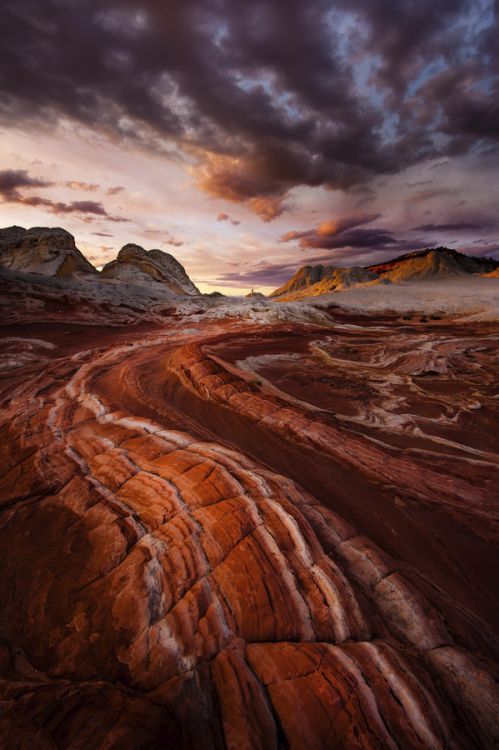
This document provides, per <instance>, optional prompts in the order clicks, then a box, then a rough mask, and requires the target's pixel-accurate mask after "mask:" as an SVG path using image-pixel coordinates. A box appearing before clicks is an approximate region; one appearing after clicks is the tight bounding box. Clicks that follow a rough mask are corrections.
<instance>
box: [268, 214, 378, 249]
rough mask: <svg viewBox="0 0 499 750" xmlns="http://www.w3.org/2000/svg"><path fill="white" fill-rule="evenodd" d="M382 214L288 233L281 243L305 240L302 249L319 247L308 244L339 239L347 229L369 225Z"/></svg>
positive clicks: (328, 223) (362, 216) (363, 215)
mask: <svg viewBox="0 0 499 750" xmlns="http://www.w3.org/2000/svg"><path fill="white" fill-rule="evenodd" d="M379 217H380V214H354V215H353V216H347V217H346V218H344V219H331V220H330V221H324V222H322V224H320V225H319V226H318V227H317V228H316V229H307V230H306V231H304V232H295V231H291V232H286V234H283V236H282V237H281V240H280V241H281V242H291V241H292V240H304V242H300V245H301V247H317V245H313V244H312V245H310V244H308V243H309V241H312V242H315V241H319V242H320V241H324V240H328V239H331V238H332V237H337V236H338V235H339V234H342V233H343V232H345V231H346V230H347V229H352V228H353V227H358V226H360V225H361V224H369V223H370V222H371V221H374V220H375V219H379Z"/></svg>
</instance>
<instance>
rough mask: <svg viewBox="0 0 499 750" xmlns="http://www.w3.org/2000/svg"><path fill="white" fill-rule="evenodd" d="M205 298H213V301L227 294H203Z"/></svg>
mask: <svg viewBox="0 0 499 750" xmlns="http://www.w3.org/2000/svg"><path fill="white" fill-rule="evenodd" d="M203 297H212V298H213V299H218V298H220V297H225V294H222V292H206V294H203Z"/></svg>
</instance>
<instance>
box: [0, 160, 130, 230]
mask: <svg viewBox="0 0 499 750" xmlns="http://www.w3.org/2000/svg"><path fill="white" fill-rule="evenodd" d="M54 185H55V183H53V182H48V181H46V180H40V179H37V178H34V177H30V176H29V175H28V172H27V171H26V170H25V169H19V170H13V169H5V170H3V171H0V196H1V197H2V199H3V201H4V203H19V204H21V205H23V206H30V207H32V208H36V207H43V208H45V209H47V210H48V211H50V212H51V213H53V214H71V213H77V214H87V215H88V214H90V215H93V216H101V217H103V218H105V219H106V220H107V221H113V222H127V221H129V219H123V218H121V217H120V216H111V215H110V214H108V213H107V211H106V209H105V208H104V206H103V205H102V203H99V202H97V201H71V203H63V202H61V201H53V200H50V199H49V198H40V197H38V196H36V195H35V196H31V195H29V196H26V195H23V194H22V193H20V192H19V189H20V188H23V189H27V188H49V187H53V186H54Z"/></svg>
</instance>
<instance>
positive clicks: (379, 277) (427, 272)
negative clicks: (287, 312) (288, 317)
mask: <svg viewBox="0 0 499 750" xmlns="http://www.w3.org/2000/svg"><path fill="white" fill-rule="evenodd" d="M471 274H475V275H478V274H480V275H482V276H496V277H497V276H499V261H496V260H493V259H492V258H476V257H471V256H469V255H464V253H459V252H457V251H456V250H452V249H451V248H445V247H438V248H427V249H426V250H421V251H418V252H415V253H409V254H407V255H401V256H399V257H398V258H393V260H390V261H387V262H386V263H380V264H378V265H374V266H369V267H368V268H361V267H360V266H352V267H351V268H336V267H335V266H322V265H317V266H304V267H303V268H300V270H299V271H298V272H297V273H295V275H294V276H293V278H292V279H290V280H289V281H288V282H287V283H286V284H284V286H282V287H280V288H279V289H276V290H275V292H272V294H271V295H270V296H271V297H273V298H277V299H278V300H279V301H280V302H290V301H295V300H299V299H302V298H304V297H315V296H317V295H319V294H326V293H328V292H341V291H344V290H345V289H349V288H352V287H355V286H358V285H359V284H362V285H370V286H374V285H376V286H378V285H382V284H390V283H404V282H411V281H438V280H443V279H447V278H456V277H466V276H469V275H471Z"/></svg>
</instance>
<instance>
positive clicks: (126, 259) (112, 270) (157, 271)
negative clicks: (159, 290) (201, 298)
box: [101, 243, 201, 296]
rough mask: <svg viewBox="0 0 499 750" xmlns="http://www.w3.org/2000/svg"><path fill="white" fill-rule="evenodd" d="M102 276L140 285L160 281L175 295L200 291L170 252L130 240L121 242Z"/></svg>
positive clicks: (195, 293)
mask: <svg viewBox="0 0 499 750" xmlns="http://www.w3.org/2000/svg"><path fill="white" fill-rule="evenodd" d="M101 277H102V278H104V279H118V280H119V281H123V282H126V283H129V284H140V285H143V286H144V285H145V286H154V285H155V284H161V285H162V286H163V287H166V288H167V289H169V290H170V291H171V292H173V293H175V294H186V295H189V296H197V295H199V294H201V293H200V291H199V289H198V288H197V287H196V286H194V284H193V283H192V281H191V280H190V278H189V277H188V275H187V273H186V271H185V268H184V267H183V266H182V265H181V264H180V263H179V262H178V260H177V259H176V258H174V257H173V255H170V254H169V253H164V252H163V251H162V250H144V248H143V247H140V245H135V244H133V243H129V244H128V245H124V246H123V247H122V248H121V250H120V251H119V253H118V257H117V258H116V259H115V260H113V261H111V262H110V263H107V265H105V266H104V268H103V269H102V272H101Z"/></svg>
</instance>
